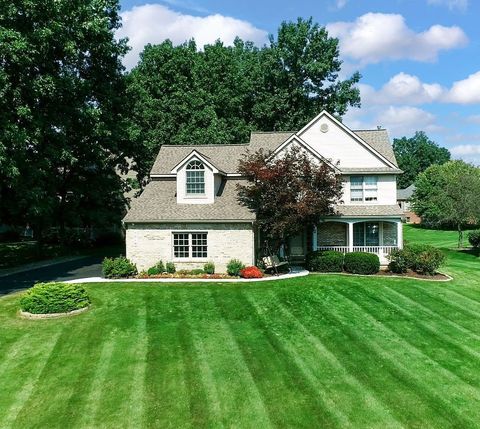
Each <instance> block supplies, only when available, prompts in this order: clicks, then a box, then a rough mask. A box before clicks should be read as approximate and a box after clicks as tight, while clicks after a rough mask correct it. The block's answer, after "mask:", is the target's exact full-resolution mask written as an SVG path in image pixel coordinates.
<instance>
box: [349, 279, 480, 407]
mask: <svg viewBox="0 0 480 429" xmlns="http://www.w3.org/2000/svg"><path fill="white" fill-rule="evenodd" d="M340 293H342V294H343V295H344V296H346V297H348V298H349V299H352V300H354V301H355V302H358V305H359V306H360V307H362V309H364V311H365V312H367V313H369V314H371V315H372V317H374V318H375V319H376V320H377V321H379V322H380V323H383V324H384V325H386V326H387V327H388V328H389V329H391V330H392V331H394V332H395V333H396V334H397V335H398V336H399V337H401V338H402V339H403V341H405V342H407V343H408V344H410V345H411V346H412V347H414V348H415V349H417V350H418V351H419V352H421V353H422V354H424V355H426V356H428V357H429V358H430V359H431V360H433V361H434V362H436V364H437V365H439V366H440V368H439V369H440V370H442V371H443V370H446V371H448V373H449V374H444V376H445V377H447V376H449V377H450V378H451V377H454V378H456V379H457V380H458V381H457V383H460V385H461V386H462V392H464V393H465V395H467V396H469V397H471V398H472V399H473V400H479V401H480V390H478V386H479V382H480V378H479V376H478V374H477V371H476V369H477V367H478V363H479V359H478V357H473V358H472V356H471V355H470V349H469V348H467V347H466V346H462V344H459V341H455V340H454V338H455V337H456V336H457V337H458V336H459V335H460V334H459V332H458V331H457V330H453V331H452V330H451V328H450V327H449V326H448V325H446V326H443V325H442V324H441V323H439V322H438V320H436V319H433V318H431V319H430V320H431V322H427V321H425V322H419V321H418V320H419V314H418V313H414V312H412V311H411V310H410V308H411V305H410V303H409V302H407V303H406V305H405V306H401V305H399V304H398V303H396V302H394V301H393V300H392V299H389V298H388V297H385V296H383V297H381V298H379V297H378V296H373V295H370V293H369V291H368V290H367V289H366V288H363V287H362V286H361V285H358V287H357V286H356V287H351V288H348V289H346V288H344V289H342V290H341V291H340ZM379 299H380V302H381V303H382V305H378V304H379ZM414 304H415V303H414ZM391 314H396V315H397V320H392V317H391V316H390V315H391ZM400 320H403V321H404V323H402V324H400V323H398V321H400ZM412 320H415V324H414V326H412V325H413V324H412V323H411V321H412ZM427 320H428V319H427ZM435 322H436V323H435ZM437 325H440V326H437ZM412 327H413V328H414V329H412ZM418 328H420V329H418ZM429 334H431V335H429ZM425 336H429V337H430V341H429V344H428V346H425V342H424V340H423V339H424V338H425ZM445 344H448V346H447V347H446V346H445ZM459 363H462V364H461V365H459ZM460 385H459V387H460Z"/></svg>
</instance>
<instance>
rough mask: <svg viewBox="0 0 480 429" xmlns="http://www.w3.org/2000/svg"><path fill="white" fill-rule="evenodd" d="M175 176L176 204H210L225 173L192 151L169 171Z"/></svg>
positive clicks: (205, 157) (198, 153)
mask: <svg viewBox="0 0 480 429" xmlns="http://www.w3.org/2000/svg"><path fill="white" fill-rule="evenodd" d="M171 173H172V174H175V175H176V182H177V203H178V204H212V203H213V202H214V201H215V194H216V192H217V190H218V188H219V187H220V184H221V182H222V177H223V176H224V175H225V173H224V172H223V171H221V170H219V169H218V168H217V167H215V165H214V164H213V163H212V162H211V160H210V159H209V158H208V157H207V156H205V155H203V154H201V153H200V152H198V151H196V150H193V151H192V152H191V153H190V154H189V155H188V156H187V157H185V158H184V159H183V160H182V161H180V162H179V163H178V164H177V165H176V166H175V167H174V168H173V169H172V171H171Z"/></svg>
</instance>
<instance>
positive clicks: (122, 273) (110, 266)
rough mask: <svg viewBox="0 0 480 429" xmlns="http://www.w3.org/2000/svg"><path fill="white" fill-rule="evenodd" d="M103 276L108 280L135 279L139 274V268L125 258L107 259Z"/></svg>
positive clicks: (104, 261)
mask: <svg viewBox="0 0 480 429" xmlns="http://www.w3.org/2000/svg"><path fill="white" fill-rule="evenodd" d="M102 270H103V275H104V276H105V277H106V278H107V279H120V278H125V277H133V276H135V275H136V274H137V267H136V266H135V264H134V263H132V262H130V261H129V260H128V259H127V258H125V257H124V256H120V257H118V258H105V259H104V260H103V263H102Z"/></svg>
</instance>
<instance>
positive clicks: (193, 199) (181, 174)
mask: <svg viewBox="0 0 480 429" xmlns="http://www.w3.org/2000/svg"><path fill="white" fill-rule="evenodd" d="M192 159H196V158H191V159H189V161H191V160H192ZM187 164H188V163H185V164H184V165H183V166H182V167H181V168H180V169H179V170H178V172H177V203H178V204H213V202H214V200H215V183H214V174H213V171H212V169H211V168H210V167H209V166H208V165H206V164H204V165H205V195H204V196H203V195H202V196H187V195H186V192H187V189H186V180H187V178H186V175H187V174H186V167H187Z"/></svg>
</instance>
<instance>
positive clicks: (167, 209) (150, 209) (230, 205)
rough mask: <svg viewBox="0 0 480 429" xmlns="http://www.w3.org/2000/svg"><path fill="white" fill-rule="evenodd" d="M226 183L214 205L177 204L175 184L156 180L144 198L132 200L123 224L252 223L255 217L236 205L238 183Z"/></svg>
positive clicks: (173, 181) (142, 195)
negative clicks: (209, 221)
mask: <svg viewBox="0 0 480 429" xmlns="http://www.w3.org/2000/svg"><path fill="white" fill-rule="evenodd" d="M240 182H242V181H241V180H230V179H229V180H226V182H225V187H224V189H223V191H222V192H221V195H219V196H215V203H214V204H177V197H176V191H177V185H176V182H175V180H154V181H151V182H150V183H149V184H148V185H147V186H146V187H145V189H144V191H143V192H142V194H141V195H140V196H139V197H138V198H136V199H135V200H133V202H132V206H131V207H130V210H129V211H128V213H127V215H126V216H125V218H124V219H123V220H124V222H127V223H129V222H152V221H159V222H162V221H163V222H173V221H205V220H223V221H234V220H238V221H253V220H254V219H255V215H254V213H252V212H251V211H250V210H248V209H247V208H246V207H244V206H242V205H240V204H239V203H238V201H237V191H236V185H237V183H240Z"/></svg>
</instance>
